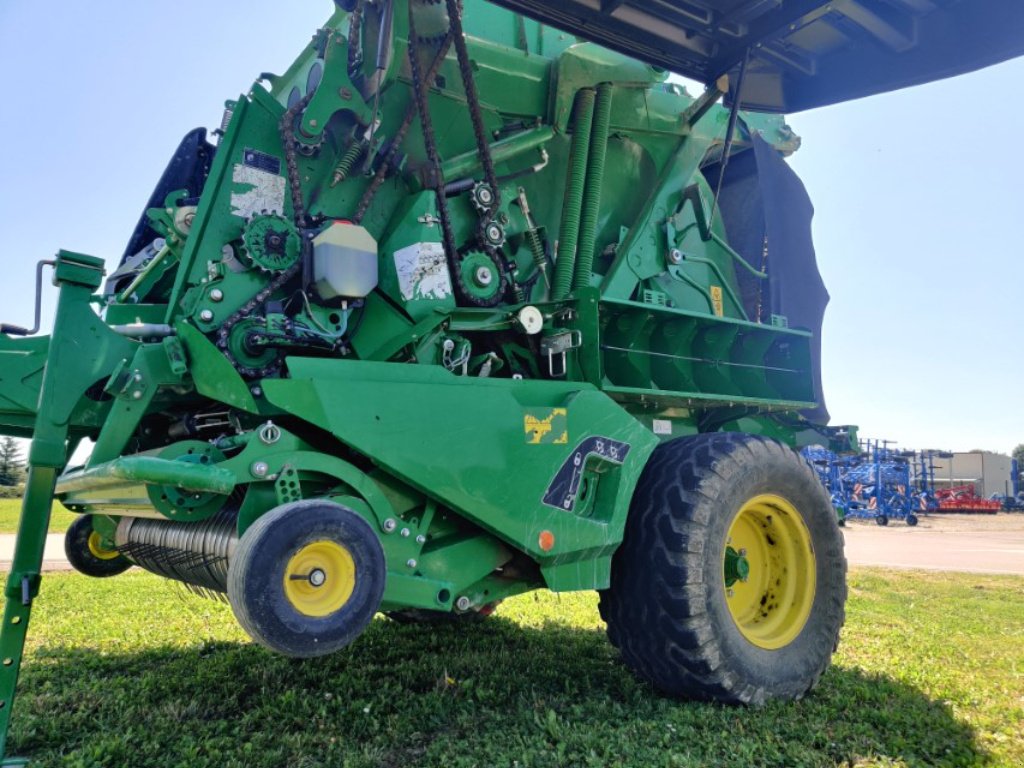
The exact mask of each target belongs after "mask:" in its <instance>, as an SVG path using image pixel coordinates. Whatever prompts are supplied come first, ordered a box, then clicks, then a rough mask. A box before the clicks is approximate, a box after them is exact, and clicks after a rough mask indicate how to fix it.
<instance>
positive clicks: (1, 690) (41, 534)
mask: <svg viewBox="0 0 1024 768" xmlns="http://www.w3.org/2000/svg"><path fill="white" fill-rule="evenodd" d="M56 479H57V470H56V469H54V468H53V467H35V466H31V465H30V466H29V470H28V479H27V481H26V483H25V498H24V499H23V500H22V505H21V522H20V523H19V525H18V538H17V541H16V543H15V545H14V562H13V563H12V565H11V573H10V575H9V576H8V577H7V587H6V589H5V590H4V596H5V598H6V605H5V607H4V623H3V627H2V628H0V755H4V754H6V747H7V726H8V723H9V722H10V718H11V710H12V709H13V707H14V691H15V688H16V687H17V684H18V673H19V672H20V671H21V659H22V654H23V653H24V650H25V636H26V634H27V633H28V621H29V617H30V616H31V614H32V601H33V600H34V599H35V596H36V595H37V594H38V593H39V583H40V581H41V579H42V576H41V571H42V565H43V550H44V548H45V546H46V532H47V530H48V529H49V526H50V508H51V506H52V504H53V486H54V483H55V481H56ZM27 764H28V761H27V760H24V759H21V758H8V759H5V760H3V762H0V766H23V765H27Z"/></svg>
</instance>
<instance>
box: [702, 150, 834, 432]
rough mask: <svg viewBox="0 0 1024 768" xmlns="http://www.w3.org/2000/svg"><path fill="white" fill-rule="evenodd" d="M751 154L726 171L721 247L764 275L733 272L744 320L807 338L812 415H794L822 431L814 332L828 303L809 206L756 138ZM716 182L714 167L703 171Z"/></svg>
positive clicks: (795, 181) (788, 172)
mask: <svg viewBox="0 0 1024 768" xmlns="http://www.w3.org/2000/svg"><path fill="white" fill-rule="evenodd" d="M753 142H754V148H753V150H752V151H747V152H743V153H741V154H739V155H737V156H735V157H733V158H732V159H731V160H730V161H729V164H728V166H726V174H725V183H724V184H723V185H722V193H721V195H720V196H719V201H718V204H719V210H720V215H721V217H722V223H723V224H724V225H725V230H726V234H727V235H728V238H729V242H730V243H731V244H732V246H733V247H734V248H735V249H736V251H737V252H738V253H739V254H740V255H741V256H743V258H744V259H746V260H747V261H748V262H749V263H750V264H753V265H754V266H756V267H758V268H760V269H761V270H762V271H764V272H767V273H768V278H767V280H761V279H758V278H756V277H753V276H751V275H749V274H748V273H746V272H745V271H744V270H741V269H738V270H737V277H738V279H739V283H740V294H741V297H742V300H743V303H744V307H745V309H746V310H747V315H748V316H749V317H750V319H751V320H755V321H760V322H763V323H769V322H771V319H772V318H771V316H772V315H780V316H783V317H785V318H786V320H787V323H788V325H789V327H790V328H800V329H803V330H806V331H810V332H811V333H812V334H813V338H812V339H811V373H812V378H813V381H814V399H815V401H816V402H817V403H818V406H817V408H814V409H810V410H806V411H802V412H801V413H802V415H803V416H805V417H806V418H807V419H809V420H810V421H812V422H814V423H816V424H827V423H828V420H829V414H828V409H827V408H826V407H825V393H824V389H823V387H822V382H821V325H822V321H823V320H824V317H825V307H826V306H828V301H829V295H828V291H827V290H826V289H825V283H824V281H823V280H822V279H821V273H820V272H819V271H818V263H817V259H816V256H815V253H814V242H813V241H812V239H811V219H812V218H813V217H814V206H813V205H812V204H811V198H810V196H809V195H808V194H807V190H806V188H805V187H804V184H803V182H802V181H800V177H799V176H797V175H796V172H795V171H793V169H792V168H790V167H789V165H788V164H787V163H786V161H785V160H784V159H783V157H782V156H781V155H780V154H779V153H778V152H777V151H776V150H775V149H774V148H773V147H772V146H771V145H770V144H769V143H768V142H766V141H765V140H764V139H762V138H761V137H760V136H759V135H757V134H754V137H753ZM705 172H706V174H707V176H708V178H711V179H714V180H717V178H718V166H712V167H710V168H708V169H706V171H705Z"/></svg>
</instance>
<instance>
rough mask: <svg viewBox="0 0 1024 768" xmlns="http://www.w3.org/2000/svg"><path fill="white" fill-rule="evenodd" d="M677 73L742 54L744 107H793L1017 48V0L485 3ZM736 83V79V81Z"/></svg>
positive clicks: (718, 66)
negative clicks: (745, 60)
mask: <svg viewBox="0 0 1024 768" xmlns="http://www.w3.org/2000/svg"><path fill="white" fill-rule="evenodd" d="M493 2H496V3H497V4H498V5H502V6H505V7H507V8H511V9H512V10H515V11H519V12H520V13H524V14H526V15H527V16H530V17H532V18H535V19H537V20H539V21H541V22H544V23H546V24H551V25H553V26H556V27H560V28H562V29H564V30H566V31H568V32H571V33H573V34H576V35H579V36H580V37H582V38H584V39H587V40H591V41H593V42H595V43H600V44H601V45H604V46H607V47H609V48H612V49H614V50H617V51H619V52H621V53H624V54H626V55H629V56H633V57H635V58H638V59H641V60H644V61H647V62H649V63H650V64H652V65H655V66H658V67H662V68H664V69H667V70H670V71H672V72H676V73H678V74H680V75H683V76H684V77H689V78H693V79H695V80H700V81H702V82H704V83H708V84H710V83H713V82H714V81H715V80H716V79H717V78H718V77H719V76H720V75H723V74H727V73H734V72H735V71H736V70H737V68H738V66H739V64H740V62H741V61H742V60H743V58H744V57H745V56H746V55H747V54H748V52H749V55H750V63H749V66H748V70H747V75H746V78H745V81H746V82H745V86H744V87H743V93H742V94H741V105H742V106H743V108H744V109H753V110H760V111H768V112H799V111H800V110H804V109H811V108H813V107H820V106H824V105H826V104H834V103H836V102H840V101H849V100H850V99H856V98H860V97H862V96H869V95H872V94H875V93H884V92H886V91H893V90H897V89H899V88H906V87H908V86H911V85H919V84H921V83H926V82H931V81H932V80H940V79H942V78H946V77H952V76H954V75H959V74H963V73H965V72H970V71H973V70H976V69H981V68H982V67H987V66H990V65H992V64H997V63H999V62H1001V61H1005V60H1007V59H1011V58H1014V57H1017V56H1021V55H1024V0H562V1H561V2H546V1H545V0H493ZM732 81H733V85H735V78H732Z"/></svg>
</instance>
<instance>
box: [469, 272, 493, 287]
mask: <svg viewBox="0 0 1024 768" xmlns="http://www.w3.org/2000/svg"><path fill="white" fill-rule="evenodd" d="M473 279H474V280H475V281H476V284H477V285H479V286H480V287H482V288H486V287H487V286H488V285H490V284H491V283H492V282H493V281H494V274H493V273H492V272H491V270H489V269H488V268H487V267H477V268H476V272H475V273H474V274H473Z"/></svg>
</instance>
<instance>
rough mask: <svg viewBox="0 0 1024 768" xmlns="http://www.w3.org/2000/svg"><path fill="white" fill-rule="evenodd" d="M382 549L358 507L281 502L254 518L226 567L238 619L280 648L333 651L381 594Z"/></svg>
mask: <svg viewBox="0 0 1024 768" xmlns="http://www.w3.org/2000/svg"><path fill="white" fill-rule="evenodd" d="M385 578H386V563H385V559H384V550H383V548H382V547H381V545H380V541H379V540H378V539H377V536H376V534H375V533H374V532H373V529H372V528H371V527H370V525H369V524H368V523H367V522H366V521H365V520H363V518H361V517H360V516H359V515H358V514H356V513H355V512H353V511H352V510H350V509H348V508H347V507H343V506H341V505H340V504H334V503H331V502H326V501H318V500H306V501H296V502H292V503H291V504H284V505H282V506H280V507H277V508H276V509H273V510H271V511H270V512H267V513H266V514H264V515H263V516H261V517H260V518H258V519H257V520H256V522H255V523H253V524H252V525H251V526H250V527H249V529H248V530H247V531H246V532H245V534H244V535H243V536H242V538H241V540H240V541H239V542H238V547H237V549H235V552H234V554H233V555H232V559H231V565H230V568H229V569H228V601H229V602H230V603H231V608H232V610H233V611H234V613H235V617H236V618H237V619H238V623H239V624H241V625H242V628H243V629H244V630H245V631H246V632H247V633H248V634H249V636H250V637H251V638H252V639H253V640H255V641H256V642H258V643H260V644H261V645H263V646H266V647H267V648H269V649H271V650H272V651H277V652H278V653H281V654H284V655H286V656H293V657H299V658H302V657H310V656H322V655H324V654H328V653H332V652H334V651H336V650H338V649H340V648H342V647H344V646H346V645H348V644H349V643H350V642H352V641H353V640H354V639H355V638H356V637H358V636H359V635H360V634H361V633H362V631H363V630H364V629H366V627H367V626H368V625H369V623H370V621H371V620H372V619H373V616H374V614H375V613H376V612H377V609H378V608H379V607H380V602H381V598H382V597H383V595H384V582H385Z"/></svg>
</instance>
